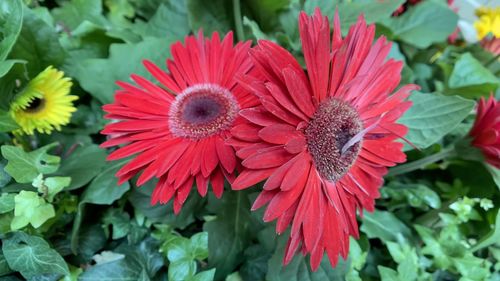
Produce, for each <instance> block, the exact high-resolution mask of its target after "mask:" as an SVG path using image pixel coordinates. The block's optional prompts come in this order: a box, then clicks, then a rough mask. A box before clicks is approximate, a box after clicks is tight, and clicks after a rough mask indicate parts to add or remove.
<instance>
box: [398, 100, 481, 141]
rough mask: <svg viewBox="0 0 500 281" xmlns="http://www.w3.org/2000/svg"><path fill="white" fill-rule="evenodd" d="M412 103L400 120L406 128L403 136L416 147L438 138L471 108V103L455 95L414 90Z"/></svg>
mask: <svg viewBox="0 0 500 281" xmlns="http://www.w3.org/2000/svg"><path fill="white" fill-rule="evenodd" d="M409 99H410V100H411V101H412V102H413V105H412V107H410V109H409V110H408V111H407V112H406V113H405V114H404V115H403V117H401V119H399V123H402V124H404V125H406V126H407V127H408V129H409V131H408V134H407V135H406V138H407V139H408V140H409V141H410V142H411V143H413V144H414V145H416V146H417V147H418V148H421V149H423V148H427V147H429V146H430V145H432V144H434V143H436V142H437V141H439V140H440V139H441V138H442V137H443V136H445V135H446V134H448V133H449V132H451V131H452V130H453V129H454V128H455V127H457V126H458V124H460V122H462V121H463V120H464V119H465V117H467V115H468V114H469V113H470V112H471V110H472V108H473V107H474V102H473V101H471V100H467V99H464V98H461V97H458V96H442V95H439V94H436V93H431V94H422V93H419V92H415V93H413V94H412V95H411V96H410V98H409Z"/></svg>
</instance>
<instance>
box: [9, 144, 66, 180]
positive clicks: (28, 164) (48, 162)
mask: <svg viewBox="0 0 500 281" xmlns="http://www.w3.org/2000/svg"><path fill="white" fill-rule="evenodd" d="M56 146H57V143H52V144H49V145H46V146H43V147H41V148H39V149H37V150H34V151H31V152H25V151H24V150H23V149H22V148H21V147H17V146H12V145H3V146H2V147H1V151H2V156H3V157H5V159H7V160H8V161H9V162H8V163H7V166H6V167H5V171H6V172H7V173H9V175H11V176H12V177H13V178H14V179H15V180H16V181H17V182H18V183H31V182H32V181H33V179H35V178H36V177H37V176H38V174H50V173H53V172H55V171H57V168H59V162H60V158H59V157H58V156H53V155H49V154H48V151H49V150H50V149H52V148H54V147H56Z"/></svg>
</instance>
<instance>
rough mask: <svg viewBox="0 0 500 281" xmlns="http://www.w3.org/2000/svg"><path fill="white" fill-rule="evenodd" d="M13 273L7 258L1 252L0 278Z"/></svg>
mask: <svg viewBox="0 0 500 281" xmlns="http://www.w3.org/2000/svg"><path fill="white" fill-rule="evenodd" d="M11 272H12V270H11V269H10V267H9V265H8V264H7V260H6V259H5V256H4V255H3V253H2V251H0V276H4V275H7V274H9V273H11Z"/></svg>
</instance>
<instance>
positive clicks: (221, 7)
mask: <svg viewBox="0 0 500 281" xmlns="http://www.w3.org/2000/svg"><path fill="white" fill-rule="evenodd" d="M186 6H187V12H188V19H189V24H190V26H191V30H192V31H193V32H198V30H199V29H203V31H204V32H205V34H212V32H214V31H218V32H219V33H222V34H224V33H226V32H228V31H230V30H233V29H234V28H233V27H232V22H233V18H232V16H230V15H232V13H231V12H230V11H232V9H231V8H232V7H231V2H230V1H226V0H212V1H205V0H186Z"/></svg>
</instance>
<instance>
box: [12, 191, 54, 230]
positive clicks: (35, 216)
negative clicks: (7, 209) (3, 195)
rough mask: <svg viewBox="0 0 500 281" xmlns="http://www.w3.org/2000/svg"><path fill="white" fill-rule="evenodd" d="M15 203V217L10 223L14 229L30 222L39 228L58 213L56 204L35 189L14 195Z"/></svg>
mask: <svg viewBox="0 0 500 281" xmlns="http://www.w3.org/2000/svg"><path fill="white" fill-rule="evenodd" d="M14 203H15V207H14V219H13V220H12V222H11V225H10V227H11V229H12V230H17V229H21V228H23V227H25V226H27V225H28V224H31V225H32V226H33V227H34V228H38V227H40V226H41V225H42V224H43V223H45V222H46V221H47V220H49V219H50V218H53V217H55V215H56V213H55V211H54V206H52V205H51V204H49V203H47V202H46V201H45V200H44V199H43V198H41V197H39V196H38V194H37V193H36V192H33V191H25V190H22V191H21V192H19V194H17V195H16V196H15V197H14Z"/></svg>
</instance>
